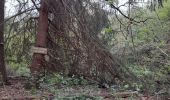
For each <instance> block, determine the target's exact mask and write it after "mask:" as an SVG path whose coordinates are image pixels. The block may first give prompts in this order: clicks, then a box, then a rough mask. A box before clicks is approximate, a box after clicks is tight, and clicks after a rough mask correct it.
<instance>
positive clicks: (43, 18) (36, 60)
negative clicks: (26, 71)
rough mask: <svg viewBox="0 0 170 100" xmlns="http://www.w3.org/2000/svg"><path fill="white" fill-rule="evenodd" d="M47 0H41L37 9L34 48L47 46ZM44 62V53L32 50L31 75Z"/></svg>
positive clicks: (38, 70) (37, 71)
mask: <svg viewBox="0 0 170 100" xmlns="http://www.w3.org/2000/svg"><path fill="white" fill-rule="evenodd" d="M46 1H47V0H41V7H40V11H39V21H38V29H37V34H36V44H35V47H36V48H46V46H47V35H48V34H47V32H48V7H47V2H46ZM43 63H44V54H42V53H37V52H34V54H33V60H32V64H31V68H30V69H31V73H32V74H33V75H37V74H39V72H41V70H42V68H43V67H42V66H43Z"/></svg>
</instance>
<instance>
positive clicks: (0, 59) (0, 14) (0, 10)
mask: <svg viewBox="0 0 170 100" xmlns="http://www.w3.org/2000/svg"><path fill="white" fill-rule="evenodd" d="M4 4H5V0H0V71H1V74H2V79H3V82H4V83H7V74H6V68H5V60H4V58H5V57H4Z"/></svg>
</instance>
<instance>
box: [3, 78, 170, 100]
mask: <svg viewBox="0 0 170 100" xmlns="http://www.w3.org/2000/svg"><path fill="white" fill-rule="evenodd" d="M9 82H10V83H11V84H10V85H2V86H0V100H74V99H58V98H62V97H74V96H80V95H84V96H89V97H99V100H170V97H168V96H143V95H138V94H137V93H131V92H119V93H115V94H113V93H112V92H111V91H110V90H108V89H101V88H98V87H96V86H93V85H88V86H70V87H63V86H56V87H57V88H58V89H56V88H51V89H54V90H55V93H54V92H49V91H48V87H46V88H44V89H40V90H26V89H25V88H24V84H25V79H23V78H11V79H10V81H9ZM132 94H133V96H132ZM75 100H97V99H75Z"/></svg>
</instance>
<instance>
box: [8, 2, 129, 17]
mask: <svg viewBox="0 0 170 100" xmlns="http://www.w3.org/2000/svg"><path fill="white" fill-rule="evenodd" d="M127 1H128V0H119V5H123V4H125V3H126V2H127ZM16 4H17V1H16V0H6V3H5V15H6V17H7V16H10V15H13V14H14V13H15V12H14V11H15V9H16ZM120 9H121V10H126V9H127V8H126V7H125V6H122V7H121V8H120Z"/></svg>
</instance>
